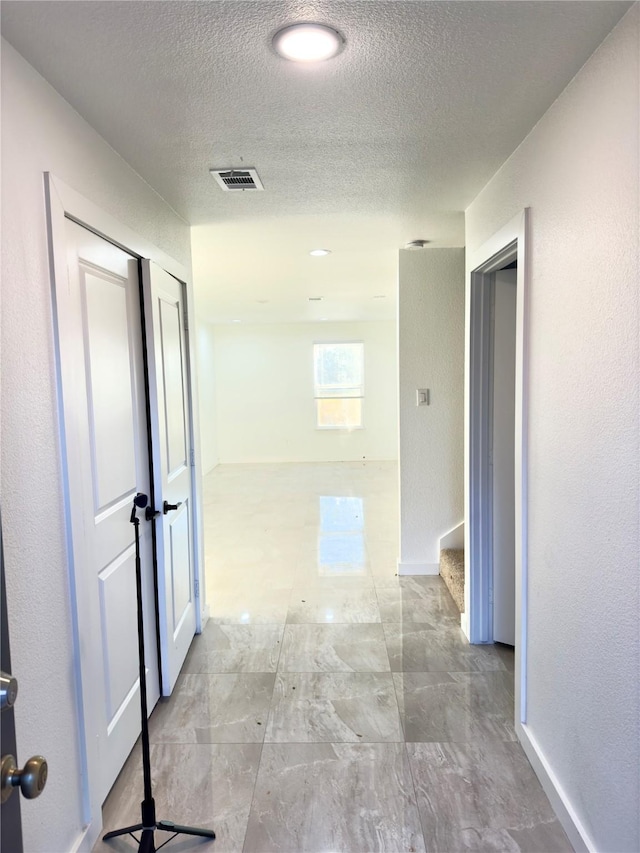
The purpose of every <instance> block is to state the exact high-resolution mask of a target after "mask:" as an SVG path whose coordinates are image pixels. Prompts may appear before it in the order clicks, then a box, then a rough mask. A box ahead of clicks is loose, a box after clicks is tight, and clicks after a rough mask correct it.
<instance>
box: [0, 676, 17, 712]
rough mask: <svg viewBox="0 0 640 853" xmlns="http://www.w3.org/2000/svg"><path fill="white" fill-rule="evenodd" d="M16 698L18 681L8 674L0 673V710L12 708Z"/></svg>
mask: <svg viewBox="0 0 640 853" xmlns="http://www.w3.org/2000/svg"><path fill="white" fill-rule="evenodd" d="M17 696H18V679H17V678H14V677H13V676H12V675H9V673H8V672H0V708H1V709H2V710H3V711H6V709H7V708H12V707H13V704H14V702H15V701H16V698H17Z"/></svg>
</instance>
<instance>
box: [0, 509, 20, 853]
mask: <svg viewBox="0 0 640 853" xmlns="http://www.w3.org/2000/svg"><path fill="white" fill-rule="evenodd" d="M0 597H1V599H2V601H1V603H0V658H1V660H0V667H1V669H2V672H3V673H7V674H8V675H13V669H12V667H11V650H10V648H9V620H8V616H7V594H6V586H5V582H4V552H3V548H2V527H1V526H0ZM0 740H1V742H2V743H1V746H2V755H3V756H4V755H13V756H14V757H15V758H19V757H20V756H19V755H18V748H17V746H16V724H15V715H14V710H13V706H11V707H9V708H5V709H4V710H3V711H2V723H1V725H0ZM0 850H7V851H11V853H22V850H23V846H22V822H21V818H20V796H19V793H18V791H14V793H13V794H12V796H11V797H9V799H8V800H7V801H6V802H4V803H2V807H1V811H0Z"/></svg>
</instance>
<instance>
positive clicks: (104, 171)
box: [1, 42, 189, 853]
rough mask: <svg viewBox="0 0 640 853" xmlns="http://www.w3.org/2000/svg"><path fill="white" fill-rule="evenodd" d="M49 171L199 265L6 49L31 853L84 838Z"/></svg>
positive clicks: (5, 437) (13, 547) (16, 657)
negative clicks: (36, 761)
mask: <svg viewBox="0 0 640 853" xmlns="http://www.w3.org/2000/svg"><path fill="white" fill-rule="evenodd" d="M45 170H49V171H52V172H53V173H54V174H55V175H56V176H58V177H59V178H61V179H62V180H63V181H65V182H66V183H68V184H69V185H71V186H72V187H74V189H76V190H78V191H79V192H81V193H82V194H83V195H85V196H86V197H88V198H90V199H91V200H92V201H93V202H95V203H96V204H98V205H101V206H102V207H104V209H105V210H107V211H108V212H110V213H111V214H113V215H114V216H116V217H117V218H118V219H120V220H121V221H122V222H123V223H125V224H126V225H128V226H130V227H131V228H134V229H135V230H136V231H138V232H139V233H141V234H142V235H143V236H145V237H146V238H147V239H148V240H150V241H152V242H154V243H155V244H156V245H158V246H159V247H160V248H162V249H164V251H166V252H167V253H168V254H170V255H173V256H174V257H175V258H176V259H177V260H179V261H181V262H182V263H184V264H185V265H187V266H188V265H189V229H188V228H187V226H186V225H185V224H184V223H183V222H182V221H181V220H180V219H179V218H178V217H177V216H176V215H175V214H174V213H173V212H172V211H171V209H170V208H168V207H167V205H165V204H164V202H163V201H162V199H160V197H159V196H158V195H157V194H156V193H154V192H153V191H152V190H151V189H150V188H149V186H148V185H147V184H145V183H144V181H142V180H141V179H140V178H139V177H138V176H137V175H136V174H135V173H134V172H133V171H132V170H131V169H130V168H129V167H128V166H127V165H126V164H125V163H124V161H123V160H121V159H120V158H119V157H118V156H117V155H116V154H115V153H114V152H113V150H112V149H111V148H109V146H108V145H107V144H106V143H105V142H104V141H102V140H101V139H100V137H99V136H98V135H97V134H96V133H95V132H94V131H93V130H92V129H91V128H90V127H89V126H88V125H87V124H86V123H85V122H84V121H83V120H82V119H81V118H80V117H79V116H78V115H77V114H76V113H75V112H74V111H73V110H72V109H71V108H70V107H69V106H68V104H66V103H65V102H64V101H63V100H62V99H61V98H60V97H59V96H58V95H57V94H56V93H55V92H54V91H53V89H51V87H50V86H48V84H46V83H45V82H44V80H43V79H42V78H41V77H39V76H38V75H37V74H36V73H35V71H34V70H33V69H32V68H31V67H30V66H29V65H27V63H25V62H24V60H23V59H22V58H21V57H20V56H19V55H18V54H17V53H16V52H15V51H14V50H13V48H11V47H10V46H9V45H8V44H6V42H3V43H2V229H3V234H2V237H3V260H2V422H1V436H2V479H1V483H2V513H3V515H2V523H3V528H4V530H3V532H4V546H5V560H6V572H7V597H8V607H9V626H10V631H11V652H12V662H13V666H14V670H15V674H16V675H17V677H18V679H19V682H20V697H19V701H18V703H17V705H16V724H17V736H18V749H19V756H18V757H19V758H21V759H22V760H24V759H25V757H28V756H29V755H32V754H34V753H42V754H44V755H45V756H46V758H47V760H48V761H49V782H48V784H47V788H46V790H45V792H44V793H43V794H42V796H41V797H40V798H39V799H37V800H35V801H33V802H27V801H26V800H23V803H22V817H23V824H24V834H25V851H26V853H52V851H56V853H59V852H60V851H66V850H68V849H70V848H71V846H72V844H73V843H74V841H75V840H76V839H77V837H78V836H79V834H80V832H81V830H82V819H81V791H80V785H81V781H80V774H79V768H80V765H79V748H78V735H77V714H76V696H75V683H74V663H73V657H72V637H71V617H70V602H69V588H68V575H67V559H66V553H65V538H64V518H63V505H62V479H61V472H60V451H59V434H58V424H57V412H56V380H55V363H54V349H53V329H52V315H51V285H50V278H49V263H48V254H47V252H48V248H47V234H46V222H45V204H44V192H43V176H42V173H43V172H44V171H45Z"/></svg>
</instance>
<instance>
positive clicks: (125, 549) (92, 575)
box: [56, 220, 160, 798]
mask: <svg viewBox="0 0 640 853" xmlns="http://www.w3.org/2000/svg"><path fill="white" fill-rule="evenodd" d="M65 229H66V244H67V267H68V288H67V289H65V288H64V287H58V286H57V287H56V305H57V318H58V337H59V350H60V364H61V375H62V391H63V406H64V414H65V440H66V442H65V443H66V457H67V469H68V478H69V506H70V515H71V523H72V540H73V551H74V564H75V569H74V578H75V596H76V607H77V608H78V611H79V612H78V617H77V618H78V625H79V634H80V638H79V639H80V648H81V655H82V658H83V661H82V677H83V696H84V701H85V713H86V714H87V716H88V717H89V720H88V721H87V727H88V728H87V738H88V739H93V738H95V737H97V744H98V747H97V748H98V754H97V757H96V766H97V767H98V768H99V769H98V770H97V771H96V772H97V775H98V780H97V784H98V787H99V790H100V795H101V797H102V798H104V797H106V795H107V793H108V791H109V789H110V787H111V785H112V784H113V782H114V781H115V778H116V776H117V775H118V773H119V771H120V769H121V768H122V765H123V764H124V761H125V759H126V757H127V755H128V754H129V752H130V750H131V748H132V747H133V745H134V743H135V741H136V739H137V737H138V735H139V732H140V695H139V690H140V684H139V673H138V635H137V616H136V580H135V548H134V528H133V525H132V524H131V523H130V513H131V507H132V502H133V498H134V496H135V494H136V492H138V491H142V492H145V493H147V494H148V491H149V489H148V485H149V461H148V452H147V438H146V414H145V405H144V400H145V395H144V380H143V362H142V337H141V324H140V310H139V283H138V262H137V260H136V259H135V258H133V257H132V256H130V255H128V254H127V253H126V252H123V251H122V250H121V249H119V248H117V247H115V246H113V245H112V244H111V243H109V242H107V241H106V240H103V239H102V238H100V237H97V236H96V235H95V234H93V233H92V232H90V231H88V230H87V229H85V228H82V227H80V226H79V225H76V224H75V223H73V222H71V221H70V220H66V224H65ZM145 528H147V529H145ZM140 531H141V534H142V541H141V560H142V573H143V588H144V598H145V616H146V618H145V627H146V635H145V644H146V664H147V701H148V707H149V710H151V709H152V708H153V706H154V705H155V703H156V701H157V700H158V697H159V692H160V690H159V680H158V664H157V652H156V625H155V622H156V620H155V607H154V602H153V566H152V552H151V537H150V531H149V530H148V525H145V524H144V523H143V524H141V526H140ZM94 726H95V727H96V730H95V731H94ZM90 748H91V747H90Z"/></svg>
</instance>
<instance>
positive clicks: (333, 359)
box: [313, 343, 364, 429]
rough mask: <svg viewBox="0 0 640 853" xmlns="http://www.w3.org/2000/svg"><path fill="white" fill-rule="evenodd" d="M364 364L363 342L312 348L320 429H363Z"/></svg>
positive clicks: (317, 421) (322, 345) (317, 415)
mask: <svg viewBox="0 0 640 853" xmlns="http://www.w3.org/2000/svg"><path fill="white" fill-rule="evenodd" d="M363 363H364V347H363V344H361V343H345V344H314V345H313V366H314V376H315V400H316V427H317V428H318V429H361V428H362V399H363V397H364V384H363V383H364V364H363Z"/></svg>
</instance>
